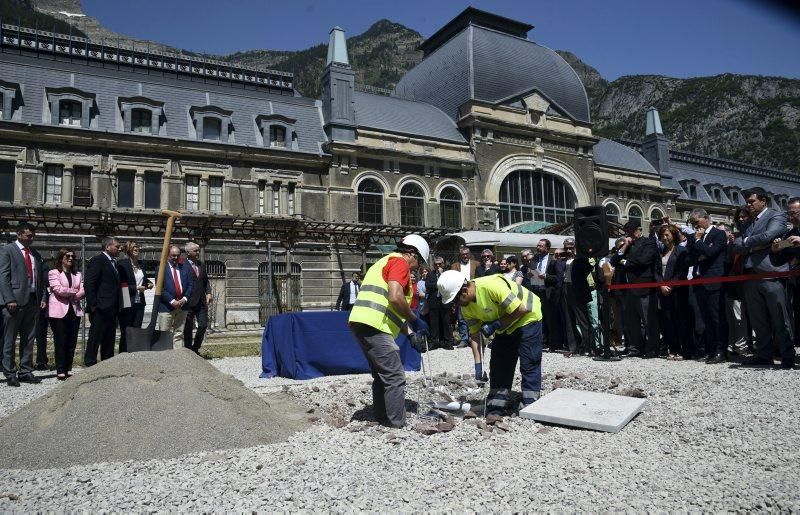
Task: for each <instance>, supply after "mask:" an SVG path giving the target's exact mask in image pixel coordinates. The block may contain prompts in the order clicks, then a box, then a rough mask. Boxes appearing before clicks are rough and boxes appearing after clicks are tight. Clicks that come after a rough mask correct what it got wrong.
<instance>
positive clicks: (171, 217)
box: [153, 209, 181, 309]
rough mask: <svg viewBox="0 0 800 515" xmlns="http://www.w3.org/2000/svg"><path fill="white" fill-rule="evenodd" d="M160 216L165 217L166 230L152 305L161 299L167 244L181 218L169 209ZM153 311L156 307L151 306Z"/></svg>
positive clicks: (167, 253) (167, 252)
mask: <svg viewBox="0 0 800 515" xmlns="http://www.w3.org/2000/svg"><path fill="white" fill-rule="evenodd" d="M161 214H162V215H164V216H166V217H167V230H166V231H165V232H164V243H163V245H162V246H161V261H160V262H159V265H158V277H157V278H156V291H155V301H154V303H157V302H159V297H161V292H162V291H163V290H164V274H165V273H166V268H167V256H168V255H169V242H170V241H171V240H172V230H173V228H174V227H175V220H177V219H178V218H180V216H181V214H180V213H179V212H177V211H170V210H169V209H164V210H162V211H161ZM153 309H156V306H153Z"/></svg>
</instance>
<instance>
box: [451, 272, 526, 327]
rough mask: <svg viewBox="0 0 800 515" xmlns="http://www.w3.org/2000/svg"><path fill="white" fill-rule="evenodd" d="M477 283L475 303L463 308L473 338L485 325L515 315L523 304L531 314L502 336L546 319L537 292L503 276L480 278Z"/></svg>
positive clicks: (462, 313) (518, 320)
mask: <svg viewBox="0 0 800 515" xmlns="http://www.w3.org/2000/svg"><path fill="white" fill-rule="evenodd" d="M474 283H475V300H474V301H472V302H470V303H469V304H467V305H466V306H462V307H461V315H462V316H463V317H464V320H465V321H466V322H467V325H468V326H469V332H470V334H475V333H477V332H478V330H480V326H481V324H482V323H486V322H494V321H495V320H500V318H501V317H502V316H503V315H506V314H508V313H513V312H514V311H516V310H517V308H519V306H520V304H522V305H524V306H525V308H526V309H527V310H528V312H527V313H525V314H524V315H522V316H521V317H519V318H518V319H516V320H514V323H512V324H511V325H510V326H508V327H503V328H501V329H498V331H497V332H498V333H513V332H514V331H516V330H517V329H518V328H520V327H522V326H524V325H527V324H531V323H533V322H539V321H540V320H541V319H542V303H541V301H540V300H539V297H537V296H536V295H535V294H534V293H533V292H531V291H530V290H528V289H527V288H523V287H522V286H520V285H518V284H517V283H513V282H511V281H509V280H508V279H506V278H505V277H503V276H502V275H500V274H496V275H490V276H485V277H478V278H477V279H475V280H474Z"/></svg>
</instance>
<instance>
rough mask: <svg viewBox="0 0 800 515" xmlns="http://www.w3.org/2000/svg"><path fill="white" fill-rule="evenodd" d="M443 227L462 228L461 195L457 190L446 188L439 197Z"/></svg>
mask: <svg viewBox="0 0 800 515" xmlns="http://www.w3.org/2000/svg"><path fill="white" fill-rule="evenodd" d="M439 211H440V213H441V215H442V227H457V228H459V229H460V228H461V193H460V192H459V191H458V190H457V189H456V188H452V187H451V188H445V189H443V190H442V193H441V195H440V196H439Z"/></svg>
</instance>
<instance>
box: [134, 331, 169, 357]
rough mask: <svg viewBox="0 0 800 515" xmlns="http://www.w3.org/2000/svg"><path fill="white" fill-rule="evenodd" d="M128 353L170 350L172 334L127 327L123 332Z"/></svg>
mask: <svg viewBox="0 0 800 515" xmlns="http://www.w3.org/2000/svg"><path fill="white" fill-rule="evenodd" d="M125 337H126V340H127V343H128V352H144V351H151V350H154V351H158V350H170V349H172V333H168V332H166V331H156V330H155V329H151V328H147V327H146V328H140V327H128V328H127V329H126V332H125Z"/></svg>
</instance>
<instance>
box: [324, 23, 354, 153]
mask: <svg viewBox="0 0 800 515" xmlns="http://www.w3.org/2000/svg"><path fill="white" fill-rule="evenodd" d="M355 86H356V75H355V72H354V71H353V68H352V67H351V66H350V60H349V59H348V58H347V40H346V39H345V34H344V30H342V29H341V28H339V27H334V28H333V29H331V32H330V37H329V39H328V58H327V60H326V65H325V70H324V71H323V73H322V115H323V117H324V118H325V132H326V133H327V135H328V138H330V140H331V141H355V128H356V123H355V120H356V116H355V100H354V95H353V94H354V92H355Z"/></svg>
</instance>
